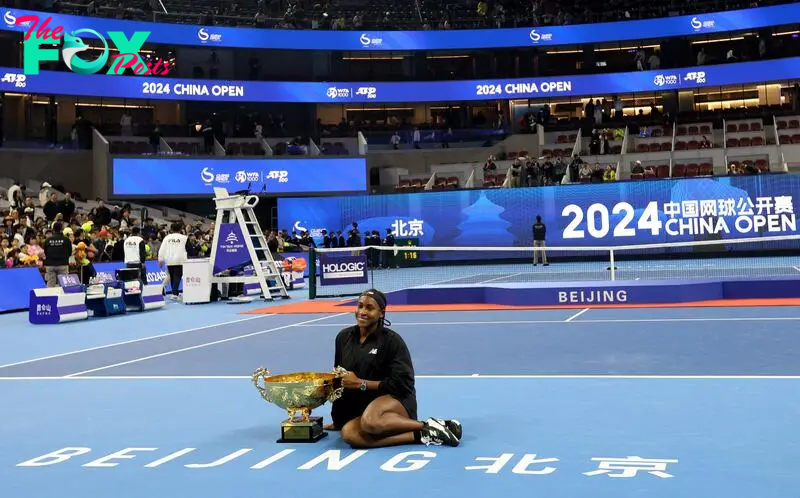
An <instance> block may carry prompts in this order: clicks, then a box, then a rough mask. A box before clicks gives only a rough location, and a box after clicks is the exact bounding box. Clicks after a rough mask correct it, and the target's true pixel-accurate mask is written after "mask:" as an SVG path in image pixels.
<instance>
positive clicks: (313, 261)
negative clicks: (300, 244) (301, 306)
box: [308, 247, 317, 299]
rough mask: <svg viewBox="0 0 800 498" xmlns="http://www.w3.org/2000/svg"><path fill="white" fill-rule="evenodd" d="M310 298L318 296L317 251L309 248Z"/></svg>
mask: <svg viewBox="0 0 800 498" xmlns="http://www.w3.org/2000/svg"><path fill="white" fill-rule="evenodd" d="M308 298H309V299H316V298H317V252H316V251H315V250H314V247H309V248H308Z"/></svg>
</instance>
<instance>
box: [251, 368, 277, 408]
mask: <svg viewBox="0 0 800 498" xmlns="http://www.w3.org/2000/svg"><path fill="white" fill-rule="evenodd" d="M269 375H270V374H269V370H267V369H266V368H264V367H259V368H257V369H256V371H255V372H253V376H252V380H253V385H254V386H256V389H258V393H259V394H260V395H261V397H262V398H264V400H265V401H268V402H270V403H272V399H270V397H269V393H268V392H267V390H266V389H265V388H263V387H261V386H260V385H258V380H259V379H263V378H264V377H269Z"/></svg>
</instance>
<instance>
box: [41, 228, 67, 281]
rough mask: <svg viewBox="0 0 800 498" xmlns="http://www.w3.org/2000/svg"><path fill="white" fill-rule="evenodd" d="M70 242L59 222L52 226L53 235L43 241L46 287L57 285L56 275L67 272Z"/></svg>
mask: <svg viewBox="0 0 800 498" xmlns="http://www.w3.org/2000/svg"><path fill="white" fill-rule="evenodd" d="M71 256H72V242H71V241H70V240H69V239H68V238H67V237H66V236H65V235H64V227H63V225H62V224H61V223H60V222H59V223H56V224H55V225H54V226H53V235H52V236H50V237H48V239H47V240H45V242H44V267H45V281H46V282H47V286H48V287H58V276H59V275H68V274H69V259H70V257H71Z"/></svg>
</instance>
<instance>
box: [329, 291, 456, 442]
mask: <svg viewBox="0 0 800 498" xmlns="http://www.w3.org/2000/svg"><path fill="white" fill-rule="evenodd" d="M355 314H356V322H357V325H354V326H352V327H347V328H345V329H343V330H342V331H341V332H339V335H337V336H336V353H335V359H334V366H335V367H339V366H341V367H342V368H344V369H346V370H347V374H345V375H344V376H343V377H342V386H343V387H344V393H343V394H342V397H341V398H339V399H338V400H336V401H334V402H333V406H332V409H331V417H332V419H333V423H332V424H329V425H327V426H326V427H325V428H326V429H328V430H341V431H342V439H343V440H344V441H345V442H347V444H349V445H350V446H352V447H355V448H377V447H382V446H395V445H402V444H425V445H446V446H458V444H459V442H460V440H461V424H460V423H459V422H458V421H456V420H442V419H434V418H429V419H428V420H427V421H425V422H419V421H417V420H416V417H417V398H416V389H415V387H414V366H413V364H412V362H411V355H410V353H409V351H408V348H407V347H406V343H405V341H403V339H402V338H401V337H400V335H399V334H397V332H395V331H393V330H392V329H389V328H387V327H386V325H390V323H389V322H388V321H387V320H386V296H384V295H383V293H381V292H380V291H377V290H375V289H370V290H368V291H365V292H364V293H362V294H361V296H360V297H359V299H358V308H357V309H356V313H355Z"/></svg>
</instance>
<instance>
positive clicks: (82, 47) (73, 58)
mask: <svg viewBox="0 0 800 498" xmlns="http://www.w3.org/2000/svg"><path fill="white" fill-rule="evenodd" d="M51 19H52V17H48V18H47V19H45V20H44V22H41V23H40V22H39V17H38V16H35V15H25V16H20V17H18V18H17V19H16V24H19V25H24V26H30V27H29V28H28V31H26V32H25V43H24V46H25V49H24V64H23V70H24V73H25V74H39V63H40V62H42V61H57V60H58V59H59V53H58V49H52V48H42V47H41V46H42V45H61V42H62V40H63V42H64V45H63V47H62V49H61V58H63V60H64V63H65V64H66V65H67V67H68V68H69V69H70V70H71V71H73V72H75V73H78V74H94V73H96V72H98V71H100V70H101V69H103V68H104V67H105V66H106V64H107V63H108V59H109V49H108V42H107V41H106V39H105V37H103V35H101V34H100V33H98V32H97V31H95V30H93V29H88V28H86V29H78V30H75V31H73V32H72V33H64V28H63V27H62V26H56V27H54V28H53V29H52V30H51V29H50V28H48V27H47V25H48V24H49V23H50V20H51ZM26 23H27V24H26ZM34 30H35V31H34ZM81 33H86V34H88V35H92V36H93V37H94V38H97V39H98V40H100V41H101V42H102V43H103V54H102V55H101V56H100V57H98V58H97V59H95V60H93V61H86V60H83V59H81V58H80V57H78V54H79V53H81V52H84V51H86V50H89V48H90V47H89V46H88V45H86V44H85V43H84V42H83V40H81V38H80V37H78V35H80V34H81ZM31 35H34V36H33V37H31ZM148 36H150V32H149V31H137V32H135V33H134V34H133V36H132V37H131V39H130V40H129V39H128V38H127V36H125V34H124V33H122V32H120V31H109V32H108V37H109V38H111V41H112V42H114V45H115V46H116V47H117V50H119V54H117V55H112V56H111V58H112V59H115V60H116V63H115V64H112V65H111V67H110V68H109V69H108V72H107V73H106V74H116V75H120V74H122V73H123V72H124V71H125V69H127V68H130V69H131V70H132V71H133V72H134V74H137V75H149V74H152V75H166V74H167V73H168V72H169V70H170V67H169V63H168V62H166V61H163V60H162V59H160V58H159V59H158V61H157V62H156V63H152V62H145V61H144V60H142V58H141V57H140V56H139V50H141V49H142V46H143V45H144V43H145V42H146V41H147V37H148Z"/></svg>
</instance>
